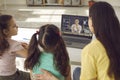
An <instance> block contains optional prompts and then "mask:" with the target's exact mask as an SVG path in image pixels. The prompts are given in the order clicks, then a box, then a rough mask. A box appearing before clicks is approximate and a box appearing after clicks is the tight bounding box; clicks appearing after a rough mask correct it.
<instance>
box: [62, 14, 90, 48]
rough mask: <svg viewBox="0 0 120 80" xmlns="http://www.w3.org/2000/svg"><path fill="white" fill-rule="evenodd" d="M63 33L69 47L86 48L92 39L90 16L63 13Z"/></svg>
mask: <svg viewBox="0 0 120 80" xmlns="http://www.w3.org/2000/svg"><path fill="white" fill-rule="evenodd" d="M61 33H62V37H63V39H64V41H65V44H66V46H67V47H72V48H79V49H82V48H84V47H85V46H86V45H87V44H88V43H90V42H91V40H92V33H91V31H90V30H89V27H88V16H76V15H65V14H64V15H62V19H61Z"/></svg>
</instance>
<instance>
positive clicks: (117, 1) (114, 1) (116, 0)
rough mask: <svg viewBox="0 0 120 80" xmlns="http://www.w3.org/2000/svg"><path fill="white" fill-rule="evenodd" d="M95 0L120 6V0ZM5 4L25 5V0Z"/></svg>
mask: <svg viewBox="0 0 120 80" xmlns="http://www.w3.org/2000/svg"><path fill="white" fill-rule="evenodd" d="M88 1H89V0H82V2H83V5H87V4H88ZM95 1H106V2H109V3H110V4H112V5H113V6H120V0H95ZM6 2H7V4H15V5H18V4H20V5H21V4H22V5H26V0H6Z"/></svg>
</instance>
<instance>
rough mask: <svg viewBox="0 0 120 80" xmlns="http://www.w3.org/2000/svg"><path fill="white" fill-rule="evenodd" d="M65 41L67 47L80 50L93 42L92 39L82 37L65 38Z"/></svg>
mask: <svg viewBox="0 0 120 80" xmlns="http://www.w3.org/2000/svg"><path fill="white" fill-rule="evenodd" d="M63 39H64V41H65V43H66V46H67V47H73V48H80V49H82V48H83V47H85V46H86V45H87V44H88V43H90V41H91V39H88V38H81V37H79V38H78V37H69V36H63Z"/></svg>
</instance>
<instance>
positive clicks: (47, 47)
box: [25, 24, 71, 80]
mask: <svg viewBox="0 0 120 80" xmlns="http://www.w3.org/2000/svg"><path fill="white" fill-rule="evenodd" d="M28 53H29V54H28V57H27V59H26V60H25V68H26V69H30V70H31V73H32V75H33V74H42V72H41V69H45V70H48V71H49V72H50V73H52V74H53V75H54V76H55V77H57V78H58V79H59V80H71V77H70V76H71V75H70V73H71V71H70V64H69V62H70V61H69V56H68V52H67V50H66V46H65V43H64V41H63V39H62V37H61V34H60V31H59V29H58V28H57V27H56V26H55V25H52V24H47V25H44V26H42V27H41V28H40V29H39V31H38V32H36V33H35V34H33V36H32V38H31V41H30V44H29V48H28ZM32 78H33V77H32ZM49 80H53V79H52V78H51V79H49Z"/></svg>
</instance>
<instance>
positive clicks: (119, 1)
mask: <svg viewBox="0 0 120 80" xmlns="http://www.w3.org/2000/svg"><path fill="white" fill-rule="evenodd" d="M88 1H90V0H82V2H83V5H87V4H88ZM94 1H106V2H108V3H110V4H111V5H113V6H120V0H94Z"/></svg>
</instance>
